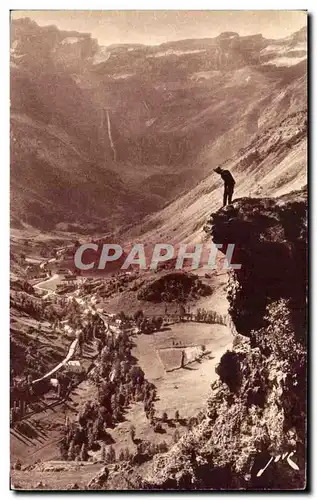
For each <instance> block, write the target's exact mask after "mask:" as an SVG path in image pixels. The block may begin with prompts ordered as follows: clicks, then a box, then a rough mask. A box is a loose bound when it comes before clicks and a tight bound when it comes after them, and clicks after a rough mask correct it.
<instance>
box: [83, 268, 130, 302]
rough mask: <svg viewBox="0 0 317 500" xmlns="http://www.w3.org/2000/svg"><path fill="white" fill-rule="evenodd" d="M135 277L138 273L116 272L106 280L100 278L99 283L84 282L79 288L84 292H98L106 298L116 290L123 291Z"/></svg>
mask: <svg viewBox="0 0 317 500" xmlns="http://www.w3.org/2000/svg"><path fill="white" fill-rule="evenodd" d="M137 277H138V274H137V273H135V272H131V274H128V273H123V274H118V275H116V276H112V277H111V278H108V279H107V280H106V281H104V280H102V281H101V282H100V284H96V283H89V282H86V283H84V284H83V285H82V287H81V289H82V291H83V292H84V293H98V295H99V296H100V297H103V298H107V297H111V296H112V295H113V294H115V293H117V292H123V290H124V289H125V288H127V287H128V286H129V284H130V283H131V282H133V281H135V280H136V278H137Z"/></svg>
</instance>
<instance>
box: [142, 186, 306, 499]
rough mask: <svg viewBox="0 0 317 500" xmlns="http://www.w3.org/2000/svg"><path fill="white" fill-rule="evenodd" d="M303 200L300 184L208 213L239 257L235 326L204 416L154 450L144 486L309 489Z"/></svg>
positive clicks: (213, 230)
mask: <svg viewBox="0 0 317 500" xmlns="http://www.w3.org/2000/svg"><path fill="white" fill-rule="evenodd" d="M306 205H307V194H306V191H305V190H302V191H298V192H293V193H291V194H289V195H287V196H283V197H280V198H276V199H250V198H243V199H239V200H237V201H236V202H234V204H233V205H232V206H229V207H226V208H224V209H221V210H219V211H218V212H217V213H216V214H213V215H212V217H211V220H210V224H209V226H208V227H209V229H207V230H208V231H210V234H211V236H212V238H213V240H214V242H216V243H217V242H219V243H235V245H236V253H235V261H236V262H239V263H241V264H242V268H241V269H240V270H235V271H230V273H231V276H230V279H229V286H228V298H229V302H230V311H229V312H230V314H231V316H232V319H233V322H234V324H235V326H236V328H237V331H238V332H239V333H238V335H237V336H236V338H235V341H234V345H233V349H232V351H230V352H229V351H227V352H226V353H225V354H224V355H223V357H222V359H221V361H220V363H219V365H218V367H217V373H218V375H219V379H218V380H217V381H216V382H215V383H214V384H213V385H212V391H211V396H210V399H209V401H208V404H207V408H206V411H205V416H204V418H203V419H202V420H201V422H200V423H199V425H198V426H196V427H195V428H194V429H193V430H192V431H191V432H189V433H188V434H187V435H185V436H184V437H182V438H181V439H180V440H179V441H178V443H177V444H176V445H175V446H174V447H173V448H171V449H170V450H169V452H167V453H166V454H162V455H159V456H156V458H155V459H154V461H153V464H152V465H151V466H150V468H149V470H148V473H147V475H146V477H145V479H144V480H143V488H145V489H159V490H161V489H187V490H188V489H189V490H198V489H262V488H269V489H303V488H304V487H305V425H306V421H305V413H306V391H305V387H306V349H305V334H306V331H305V328H306V327H305V323H306V307H305V301H306V264H307V262H306V260H307V253H306ZM290 454H291V455H290ZM267 464H268V466H267V467H266V465H267ZM263 469H265V470H263Z"/></svg>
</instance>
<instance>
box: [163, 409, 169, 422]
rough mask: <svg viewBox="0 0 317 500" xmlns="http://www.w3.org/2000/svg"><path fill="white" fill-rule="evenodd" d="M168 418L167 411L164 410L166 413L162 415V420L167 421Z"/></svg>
mask: <svg viewBox="0 0 317 500" xmlns="http://www.w3.org/2000/svg"><path fill="white" fill-rule="evenodd" d="M167 420H168V416H167V413H166V411H164V413H163V415H162V422H167Z"/></svg>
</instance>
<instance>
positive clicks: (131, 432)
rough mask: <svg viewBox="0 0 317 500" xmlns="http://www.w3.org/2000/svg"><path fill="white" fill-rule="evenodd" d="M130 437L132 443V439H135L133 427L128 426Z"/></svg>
mask: <svg viewBox="0 0 317 500" xmlns="http://www.w3.org/2000/svg"><path fill="white" fill-rule="evenodd" d="M130 436H131V439H132V441H133V443H134V438H135V427H134V425H131V426H130Z"/></svg>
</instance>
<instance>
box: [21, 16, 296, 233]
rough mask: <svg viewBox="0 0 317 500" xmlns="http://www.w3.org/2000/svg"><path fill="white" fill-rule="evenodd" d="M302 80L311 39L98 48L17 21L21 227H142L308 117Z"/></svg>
mask: <svg viewBox="0 0 317 500" xmlns="http://www.w3.org/2000/svg"><path fill="white" fill-rule="evenodd" d="M281 59H282V63H281ZM285 60H286V62H287V64H286V63H285V62H284V63H283V61H285ZM276 61H278V62H276ZM305 74H306V30H305V29H303V30H301V31H299V32H297V33H295V34H294V35H292V36H291V37H288V38H285V39H282V40H278V41H274V40H267V39H264V38H263V37H262V35H256V36H250V37H240V36H239V35H238V34H237V33H231V32H227V33H222V34H221V35H219V36H218V37H216V38H210V39H197V40H181V41H177V42H171V43H167V44H162V45H160V46H156V47H151V46H142V45H117V46H110V47H100V46H99V45H98V43H97V42H96V40H94V39H92V38H91V36H90V35H89V34H84V33H77V32H66V31H60V30H58V29H57V28H56V27H54V26H46V27H40V26H38V25H37V24H36V23H34V22H32V21H31V20H30V19H19V20H15V21H12V25H11V138H12V140H11V147H12V152H11V165H12V170H11V172H12V174H11V182H12V184H11V185H12V201H13V203H12V219H13V221H14V223H16V224H18V223H19V222H20V221H24V222H28V223H30V224H31V225H34V226H38V227H42V228H46V229H51V228H53V227H54V226H55V225H56V224H57V223H59V222H77V223H78V222H79V223H80V224H82V225H83V226H84V227H86V228H87V225H88V223H92V226H91V227H90V230H94V229H95V230H98V231H102V228H103V229H104V230H105V231H106V230H113V229H115V228H117V227H120V226H122V224H126V223H129V222H135V221H136V220H138V219H139V218H140V216H142V215H145V214H148V213H151V212H153V211H156V210H158V209H160V208H162V207H163V206H164V205H165V204H166V203H168V202H170V201H171V200H172V199H174V198H176V197H178V196H179V195H180V194H181V193H182V192H185V191H186V190H188V189H191V188H192V187H193V185H196V184H197V183H198V182H199V181H200V180H201V179H203V178H204V177H205V176H206V175H208V174H209V173H210V172H211V169H212V168H214V167H215V166H216V164H217V163H219V162H223V161H224V160H225V159H227V158H230V156H232V155H233V154H235V153H236V151H237V150H238V149H239V148H241V147H244V146H245V145H246V144H247V143H248V142H249V141H250V139H251V137H252V136H253V135H254V134H261V133H262V131H263V130H265V129H266V128H267V127H268V126H272V125H274V123H275V121H276V119H277V117H278V119H279V120H281V119H282V118H283V117H286V116H287V115H288V114H289V113H290V112H296V111H298V110H301V109H303V101H304V100H305ZM274 120H275V121H274Z"/></svg>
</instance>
